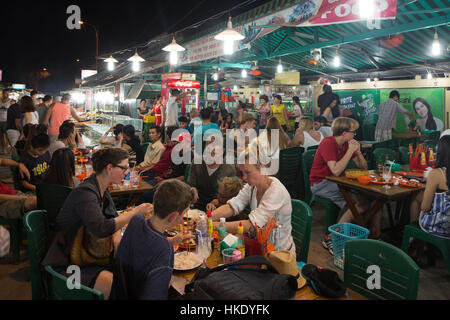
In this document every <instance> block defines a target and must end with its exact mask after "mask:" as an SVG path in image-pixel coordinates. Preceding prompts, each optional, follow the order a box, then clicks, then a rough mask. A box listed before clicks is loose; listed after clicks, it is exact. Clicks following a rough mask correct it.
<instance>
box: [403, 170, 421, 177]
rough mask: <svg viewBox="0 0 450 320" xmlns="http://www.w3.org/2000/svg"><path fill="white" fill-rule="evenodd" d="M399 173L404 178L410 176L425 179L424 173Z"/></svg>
mask: <svg viewBox="0 0 450 320" xmlns="http://www.w3.org/2000/svg"><path fill="white" fill-rule="evenodd" d="M397 173H398V174H399V175H402V176H410V177H416V178H423V177H424V173H423V172H414V171H399V172H397Z"/></svg>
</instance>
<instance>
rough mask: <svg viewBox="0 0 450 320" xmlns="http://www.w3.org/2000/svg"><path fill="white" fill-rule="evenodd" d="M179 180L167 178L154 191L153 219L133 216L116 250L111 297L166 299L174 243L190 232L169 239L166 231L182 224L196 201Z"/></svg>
mask: <svg viewBox="0 0 450 320" xmlns="http://www.w3.org/2000/svg"><path fill="white" fill-rule="evenodd" d="M193 196H194V195H193V193H192V191H191V188H190V187H189V186H188V185H187V184H185V183H184V182H181V181H179V180H174V179H172V180H167V181H164V182H163V183H162V184H161V185H160V186H159V187H158V190H157V191H156V193H155V198H154V201H153V207H154V214H153V216H152V217H151V218H150V219H147V220H146V219H145V218H144V217H142V216H135V217H133V219H131V221H130V223H129V225H128V227H127V229H126V231H125V234H124V235H123V238H122V241H121V242H120V246H119V249H118V251H117V255H116V260H115V263H114V272H113V274H114V280H113V285H112V290H111V296H110V299H111V300H167V299H168V291H169V283H170V279H171V277H172V271H173V264H174V250H173V246H175V245H178V244H180V243H182V242H183V241H185V240H187V239H190V238H191V234H190V233H189V234H186V235H183V234H179V235H177V236H176V237H173V238H166V236H164V234H163V233H164V231H165V230H167V229H169V228H172V227H175V226H177V225H180V224H182V222H183V216H184V215H185V214H186V212H187V211H188V210H189V207H190V205H191V202H192V200H193Z"/></svg>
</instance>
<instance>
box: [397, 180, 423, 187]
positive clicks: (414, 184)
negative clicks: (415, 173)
mask: <svg viewBox="0 0 450 320" xmlns="http://www.w3.org/2000/svg"><path fill="white" fill-rule="evenodd" d="M400 185H401V186H403V187H406V188H422V187H423V184H422V183H420V182H419V181H417V180H409V181H408V180H407V179H403V180H400Z"/></svg>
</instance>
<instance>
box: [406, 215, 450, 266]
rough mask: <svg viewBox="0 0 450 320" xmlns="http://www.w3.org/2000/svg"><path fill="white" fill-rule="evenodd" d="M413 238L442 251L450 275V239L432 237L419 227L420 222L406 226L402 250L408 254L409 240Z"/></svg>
mask: <svg viewBox="0 0 450 320" xmlns="http://www.w3.org/2000/svg"><path fill="white" fill-rule="evenodd" d="M411 237H412V238H415V239H419V240H422V241H425V242H428V243H431V244H432V245H434V246H436V247H437V248H439V250H441V252H442V256H443V257H444V261H445V264H446V265H447V269H448V272H449V273H450V239H444V238H440V237H437V236H435V235H432V234H431V233H428V232H425V231H423V230H422V229H421V228H420V226H419V222H415V223H412V224H410V225H407V226H405V231H404V233H403V241H402V250H403V252H405V253H406V254H407V253H408V248H409V239H410V238H411Z"/></svg>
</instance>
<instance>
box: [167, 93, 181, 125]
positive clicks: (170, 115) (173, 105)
mask: <svg viewBox="0 0 450 320" xmlns="http://www.w3.org/2000/svg"><path fill="white" fill-rule="evenodd" d="M177 116H178V103H177V98H176V97H170V98H169V101H167V105H166V127H170V126H176V125H177V124H178V118H177Z"/></svg>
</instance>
